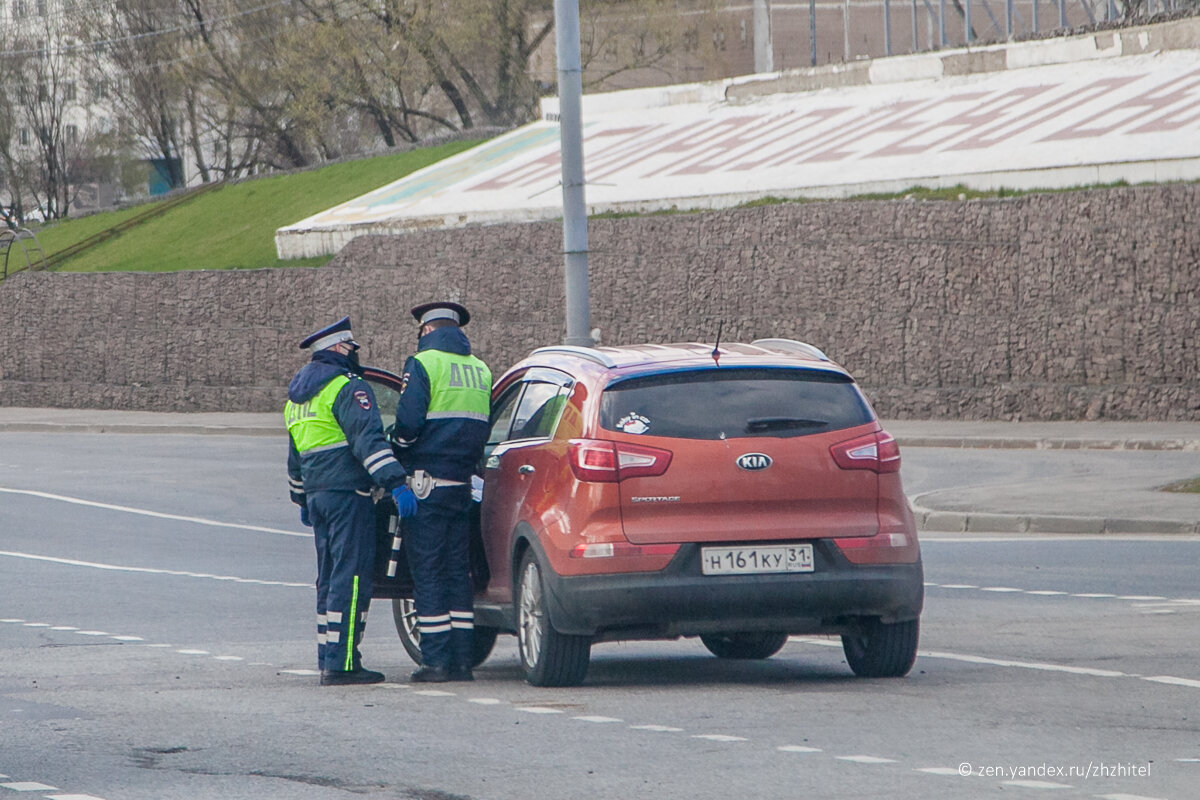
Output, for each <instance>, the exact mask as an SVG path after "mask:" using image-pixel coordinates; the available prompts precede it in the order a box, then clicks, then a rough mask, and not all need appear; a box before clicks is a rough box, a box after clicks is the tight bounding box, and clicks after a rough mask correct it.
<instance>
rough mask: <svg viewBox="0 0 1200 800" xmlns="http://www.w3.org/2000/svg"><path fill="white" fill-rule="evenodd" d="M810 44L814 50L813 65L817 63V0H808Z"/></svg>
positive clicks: (810, 47)
mask: <svg viewBox="0 0 1200 800" xmlns="http://www.w3.org/2000/svg"><path fill="white" fill-rule="evenodd" d="M808 44H809V49H810V50H812V65H813V66H814V67H815V66H816V65H817V0H808Z"/></svg>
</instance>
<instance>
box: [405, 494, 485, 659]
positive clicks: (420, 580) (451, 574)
mask: <svg viewBox="0 0 1200 800" xmlns="http://www.w3.org/2000/svg"><path fill="white" fill-rule="evenodd" d="M470 501H471V489H470V487H469V486H446V487H441V488H438V489H434V490H433V491H432V492H431V493H430V495H429V497H427V498H426V499H424V500H421V501H419V502H418V503H417V515H416V516H415V517H413V518H411V519H408V520H405V521H404V546H405V547H406V548H407V551H408V565H409V567H410V568H411V570H412V575H413V602H414V603H415V604H416V606H417V622H418V624H419V625H420V629H421V663H423V664H427V665H430V666H436V667H456V668H458V667H461V668H467V669H469V668H470V667H471V661H472V659H471V652H472V649H473V645H474V636H475V632H474V630H473V628H474V619H475V611H474V602H473V595H474V590H473V587H472V585H471V561H470V547H469V545H470V525H469V523H468V520H467V510H468V508H469V505H468V504H469V503H470Z"/></svg>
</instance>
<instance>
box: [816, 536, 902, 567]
mask: <svg viewBox="0 0 1200 800" xmlns="http://www.w3.org/2000/svg"><path fill="white" fill-rule="evenodd" d="M833 543H834V544H835V545H837V548H838V550H841V551H842V555H844V556H845V557H846V560H847V561H849V562H850V563H851V564H911V563H913V562H915V561H916V560H917V555H918V554H919V552H920V549H919V548H918V546H917V537H915V536H913V535H911V534H908V533H880V534H876V535H875V536H854V537H848V538H844V539H834V540H833Z"/></svg>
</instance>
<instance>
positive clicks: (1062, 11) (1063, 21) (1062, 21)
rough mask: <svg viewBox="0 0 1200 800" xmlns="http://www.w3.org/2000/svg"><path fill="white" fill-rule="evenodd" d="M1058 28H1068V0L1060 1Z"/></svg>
mask: <svg viewBox="0 0 1200 800" xmlns="http://www.w3.org/2000/svg"><path fill="white" fill-rule="evenodd" d="M1058 27H1060V28H1065V27H1067V0H1058Z"/></svg>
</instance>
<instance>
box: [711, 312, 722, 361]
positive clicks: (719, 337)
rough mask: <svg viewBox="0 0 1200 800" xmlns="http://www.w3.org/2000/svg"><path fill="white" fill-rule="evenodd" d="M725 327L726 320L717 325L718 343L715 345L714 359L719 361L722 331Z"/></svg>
mask: <svg viewBox="0 0 1200 800" xmlns="http://www.w3.org/2000/svg"><path fill="white" fill-rule="evenodd" d="M724 327H725V320H721V321H720V322H718V323H717V343H716V344H714V345H713V351H712V357H713V359H718V358H720V357H721V329H722V328H724Z"/></svg>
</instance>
